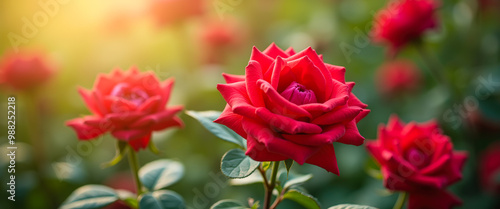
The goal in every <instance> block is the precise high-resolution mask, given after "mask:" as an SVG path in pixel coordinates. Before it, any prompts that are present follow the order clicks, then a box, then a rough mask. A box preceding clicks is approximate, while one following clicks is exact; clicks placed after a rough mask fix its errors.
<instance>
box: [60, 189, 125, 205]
mask: <svg viewBox="0 0 500 209" xmlns="http://www.w3.org/2000/svg"><path fill="white" fill-rule="evenodd" d="M117 200H118V194H117V193H116V192H115V190H113V189H111V188H109V187H106V186H103V185H85V186H82V187H80V188H78V189H77V190H75V191H74V192H73V193H71V195H70V196H69V197H68V199H66V201H64V203H63V204H62V205H61V207H60V208H61V209H72V208H75V209H76V208H85V209H93V208H102V207H104V206H106V205H109V204H111V203H113V202H115V201H117Z"/></svg>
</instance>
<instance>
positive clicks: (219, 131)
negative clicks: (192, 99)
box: [186, 111, 247, 149]
mask: <svg viewBox="0 0 500 209" xmlns="http://www.w3.org/2000/svg"><path fill="white" fill-rule="evenodd" d="M186 114H188V115H189V116H191V117H193V118H195V119H196V120H198V121H199V122H200V123H201V125H203V126H204V127H205V128H206V129H207V130H208V131H210V132H212V133H213V134H215V135H216V136H217V137H219V138H221V139H223V140H225V141H228V142H231V143H234V144H237V145H238V146H240V147H242V148H245V149H246V147H247V144H246V140H245V139H244V138H243V137H241V136H240V135H238V134H237V133H236V132H234V131H233V130H231V129H229V128H228V127H226V126H224V125H221V124H217V123H214V122H213V121H214V120H215V119H217V118H218V117H219V116H220V114H221V112H218V111H201V112H196V111H186Z"/></svg>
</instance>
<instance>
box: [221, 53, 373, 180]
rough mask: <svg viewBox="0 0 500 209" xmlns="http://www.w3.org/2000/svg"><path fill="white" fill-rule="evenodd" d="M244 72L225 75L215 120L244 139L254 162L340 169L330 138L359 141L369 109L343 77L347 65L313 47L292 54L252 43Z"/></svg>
mask: <svg viewBox="0 0 500 209" xmlns="http://www.w3.org/2000/svg"><path fill="white" fill-rule="evenodd" d="M245 71H246V72H245V75H244V76H237V75H229V74H224V78H225V79H226V82H227V84H219V85H218V86H217V89H218V90H219V91H220V93H221V94H222V96H223V97H224V99H225V100H226V101H227V103H228V104H227V105H226V108H225V109H224V111H223V113H222V115H221V116H220V117H219V118H218V119H217V120H215V122H217V123H220V124H223V125H226V126H227V127H229V128H231V129H233V130H234V131H236V132H237V133H238V134H239V135H241V136H242V137H244V138H246V139H247V145H248V150H247V152H246V155H248V156H250V157H251V158H252V159H254V160H257V161H281V160H286V159H293V160H294V161H296V162H297V163H299V164H303V163H309V164H313V165H317V166H319V167H322V168H324V169H326V170H327V171H329V172H333V173H335V174H337V175H338V174H339V171H338V167H337V160H336V156H335V151H334V147H333V144H332V143H333V142H340V143H344V144H352V145H361V144H363V142H364V138H363V137H362V136H361V135H360V134H359V131H358V128H357V126H356V124H357V122H359V120H361V119H362V118H364V117H365V116H366V115H367V114H368V112H369V110H367V109H365V108H366V107H367V105H365V104H363V103H362V102H361V101H360V100H359V99H358V98H356V96H354V94H353V93H352V92H351V91H352V88H353V87H354V83H353V82H345V78H344V74H345V68H344V67H341V66H335V65H330V64H326V63H324V62H323V59H322V56H321V55H318V54H317V53H316V52H315V51H314V50H313V49H312V48H310V47H309V48H307V49H305V50H304V51H301V52H298V53H295V52H294V50H293V49H292V48H290V49H288V50H286V51H283V50H282V49H280V48H278V47H277V46H276V45H275V44H271V45H270V46H269V47H268V48H267V49H266V50H264V51H263V52H261V51H259V50H258V49H257V48H255V47H254V49H253V52H252V55H251V57H250V62H249V64H248V66H247V67H246V69H245Z"/></svg>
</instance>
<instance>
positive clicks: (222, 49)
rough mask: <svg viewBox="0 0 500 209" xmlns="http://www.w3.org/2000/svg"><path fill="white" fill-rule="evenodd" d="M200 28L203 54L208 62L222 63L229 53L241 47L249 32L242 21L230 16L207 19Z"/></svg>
mask: <svg viewBox="0 0 500 209" xmlns="http://www.w3.org/2000/svg"><path fill="white" fill-rule="evenodd" d="M200 29H201V30H200V33H199V36H200V37H199V38H200V41H201V44H202V46H203V56H204V59H205V60H206V62H208V63H222V62H223V60H224V58H225V57H226V55H227V54H229V53H234V52H235V49H238V48H240V45H241V44H242V43H243V40H244V39H245V34H247V33H245V32H244V30H245V29H244V28H243V27H241V23H240V22H238V21H236V20H233V19H230V18H226V19H225V20H224V21H221V20H219V19H216V20H207V21H206V22H205V23H204V24H203V26H201V27H200Z"/></svg>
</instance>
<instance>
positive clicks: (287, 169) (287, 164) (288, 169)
mask: <svg viewBox="0 0 500 209" xmlns="http://www.w3.org/2000/svg"><path fill="white" fill-rule="evenodd" d="M283 162H284V163H285V167H286V172H287V173H289V172H290V168H292V165H293V160H292V159H288V160H285V161H283Z"/></svg>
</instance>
